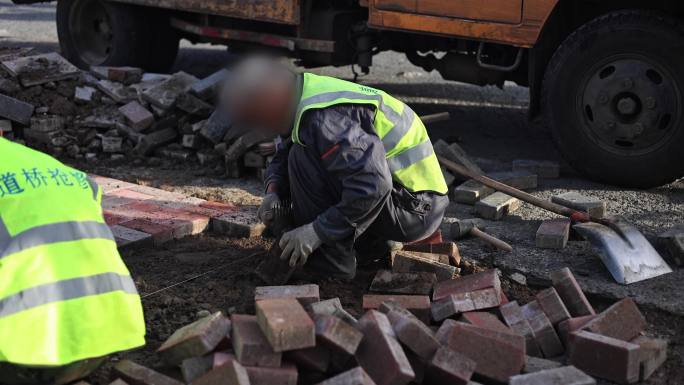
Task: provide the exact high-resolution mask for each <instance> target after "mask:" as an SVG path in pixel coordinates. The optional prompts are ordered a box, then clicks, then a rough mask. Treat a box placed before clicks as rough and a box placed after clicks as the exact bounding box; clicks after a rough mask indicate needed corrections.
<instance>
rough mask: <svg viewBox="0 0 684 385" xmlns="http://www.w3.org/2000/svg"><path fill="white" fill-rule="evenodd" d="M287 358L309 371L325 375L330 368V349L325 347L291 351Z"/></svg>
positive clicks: (286, 355) (286, 354)
mask: <svg viewBox="0 0 684 385" xmlns="http://www.w3.org/2000/svg"><path fill="white" fill-rule="evenodd" d="M285 357H286V358H287V359H288V360H290V361H292V362H294V363H295V364H297V366H298V367H300V368H303V369H306V370H308V371H314V372H320V373H325V372H327V371H328V369H329V368H330V362H331V354H330V349H328V348H327V347H324V346H314V347H311V348H306V349H297V350H291V351H289V352H286V353H285Z"/></svg>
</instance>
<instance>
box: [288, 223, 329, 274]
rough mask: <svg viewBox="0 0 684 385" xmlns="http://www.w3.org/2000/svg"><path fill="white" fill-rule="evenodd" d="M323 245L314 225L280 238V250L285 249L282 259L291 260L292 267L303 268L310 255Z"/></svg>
mask: <svg viewBox="0 0 684 385" xmlns="http://www.w3.org/2000/svg"><path fill="white" fill-rule="evenodd" d="M321 244H323V241H322V240H321V239H320V238H319V237H318V234H316V231H315V230H314V228H313V224H312V223H309V224H308V225H304V226H301V227H298V228H296V229H294V230H292V231H288V232H287V233H285V234H283V237H282V238H280V248H281V249H283V253H282V254H280V259H282V260H285V259H289V260H290V266H291V267H295V266H297V265H299V266H303V265H304V264H305V263H306V260H307V259H308V258H309V255H311V253H313V251H314V250H316V249H317V248H318V247H319V246H321Z"/></svg>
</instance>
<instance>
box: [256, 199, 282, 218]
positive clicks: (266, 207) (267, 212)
mask: <svg viewBox="0 0 684 385" xmlns="http://www.w3.org/2000/svg"><path fill="white" fill-rule="evenodd" d="M278 205H280V198H279V197H278V194H276V193H274V192H270V193H268V194H266V196H265V197H264V200H263V201H262V202H261V206H259V211H257V216H258V217H259V220H260V221H261V223H263V224H265V225H270V224H271V223H273V220H274V219H275V210H274V209H275V207H276V206H278Z"/></svg>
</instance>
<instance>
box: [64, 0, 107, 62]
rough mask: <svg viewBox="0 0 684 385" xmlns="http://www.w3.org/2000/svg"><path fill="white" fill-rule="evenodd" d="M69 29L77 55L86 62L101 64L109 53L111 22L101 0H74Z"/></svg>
mask: <svg viewBox="0 0 684 385" xmlns="http://www.w3.org/2000/svg"><path fill="white" fill-rule="evenodd" d="M69 31H70V32H71V38H72V39H73V42H74V45H75V46H76V49H77V51H78V55H79V56H80V57H81V59H82V60H83V61H84V62H86V63H87V64H90V65H99V64H102V63H104V62H105V61H106V60H107V58H108V57H109V55H110V54H111V50H112V38H113V31H112V24H111V20H110V18H109V14H108V13H107V10H106V8H105V7H104V4H103V3H102V2H101V1H99V0H78V1H76V2H75V3H74V5H73V7H72V8H71V12H70V15H69Z"/></svg>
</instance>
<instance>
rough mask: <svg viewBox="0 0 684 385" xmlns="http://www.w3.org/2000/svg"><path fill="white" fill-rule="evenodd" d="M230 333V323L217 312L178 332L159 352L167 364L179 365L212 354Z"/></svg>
mask: <svg viewBox="0 0 684 385" xmlns="http://www.w3.org/2000/svg"><path fill="white" fill-rule="evenodd" d="M229 332H230V321H229V320H228V318H226V317H225V316H224V315H223V314H221V312H217V313H214V314H212V315H210V316H207V317H204V318H202V319H199V320H197V321H195V322H193V323H191V324H189V325H186V326H184V327H182V328H180V329H178V330H176V331H175V332H174V333H173V334H172V335H171V337H169V338H168V339H167V340H166V341H165V342H164V343H163V344H162V346H161V347H159V349H158V350H157V352H158V353H159V355H160V356H161V358H162V359H163V360H164V361H165V362H166V363H167V364H169V365H178V364H180V363H181V362H182V361H183V360H185V359H187V358H191V357H199V356H203V355H205V354H207V353H209V352H211V351H212V350H214V348H215V347H216V345H218V344H219V342H221V340H222V339H223V338H224V337H225V335H226V334H228V333H229Z"/></svg>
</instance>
